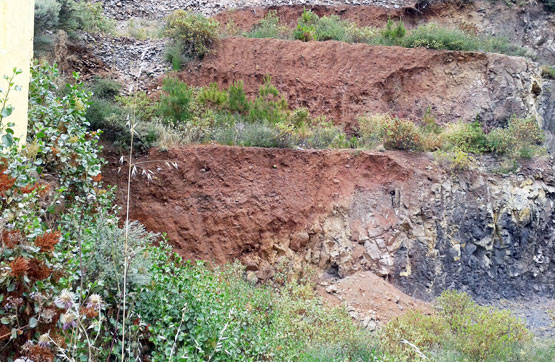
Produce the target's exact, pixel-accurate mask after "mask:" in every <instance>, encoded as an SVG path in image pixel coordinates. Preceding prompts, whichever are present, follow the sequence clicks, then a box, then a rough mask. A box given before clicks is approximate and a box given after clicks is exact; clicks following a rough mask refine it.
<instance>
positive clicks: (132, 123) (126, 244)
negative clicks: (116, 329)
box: [121, 48, 148, 362]
mask: <svg viewBox="0 0 555 362" xmlns="http://www.w3.org/2000/svg"><path fill="white" fill-rule="evenodd" d="M147 50H148V48H147V49H145V50H144V52H143V54H142V56H141V60H140V66H139V71H138V72H137V78H136V79H135V86H134V88H136V87H137V84H138V82H139V78H140V77H141V73H142V70H143V69H142V64H143V59H144V57H145V55H146V52H147ZM132 90H133V89H132ZM135 90H136V89H135ZM136 120H137V92H135V99H134V101H133V115H132V117H131V120H130V121H129V130H130V132H131V141H130V142H129V168H128V172H127V201H126V205H125V241H124V248H123V253H124V256H123V260H124V262H123V312H122V324H121V328H122V337H121V361H122V362H125V322H126V315H125V312H126V308H127V269H128V265H127V263H128V255H127V254H128V247H129V203H130V199H131V174H132V172H133V167H134V166H133V143H134V140H135V138H134V136H135V122H136Z"/></svg>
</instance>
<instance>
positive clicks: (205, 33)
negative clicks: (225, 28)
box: [165, 10, 220, 63]
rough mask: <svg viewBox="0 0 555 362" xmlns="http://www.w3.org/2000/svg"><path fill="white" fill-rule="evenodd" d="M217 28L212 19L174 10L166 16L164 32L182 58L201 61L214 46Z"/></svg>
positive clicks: (217, 24)
mask: <svg viewBox="0 0 555 362" xmlns="http://www.w3.org/2000/svg"><path fill="white" fill-rule="evenodd" d="M219 26H220V25H219V23H218V22H217V21H216V20H214V19H210V18H206V17H204V16H202V15H199V14H192V13H189V12H186V11H184V10H176V11H175V12H173V13H172V14H171V15H170V16H168V19H167V22H166V28H165V30H166V35H168V36H169V37H170V38H171V39H172V40H173V44H172V46H173V47H178V49H179V50H180V53H181V54H182V55H183V56H185V57H187V58H201V59H202V58H203V57H205V56H206V55H208V54H209V53H210V51H211V50H212V48H213V47H214V46H215V45H216V43H217V41H218V39H219V35H218V29H219ZM172 63H173V62H172Z"/></svg>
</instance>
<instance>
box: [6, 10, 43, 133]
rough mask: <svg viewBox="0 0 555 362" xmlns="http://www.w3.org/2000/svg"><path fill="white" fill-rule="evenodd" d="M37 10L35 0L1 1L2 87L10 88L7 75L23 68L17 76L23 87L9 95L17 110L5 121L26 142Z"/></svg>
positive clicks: (18, 83) (17, 81) (9, 99)
mask: <svg viewBox="0 0 555 362" xmlns="http://www.w3.org/2000/svg"><path fill="white" fill-rule="evenodd" d="M34 13H35V0H0V88H2V89H3V90H4V91H5V90H6V88H7V83H6V81H5V80H4V79H3V76H4V75H8V76H11V75H12V71H13V68H18V69H21V70H22V71H23V72H22V73H21V74H19V75H18V76H16V78H15V79H14V80H15V84H16V85H19V86H21V90H20V91H15V90H12V91H11V92H10V95H9V98H8V104H11V105H12V106H13V107H14V111H13V113H12V115H11V116H10V117H9V118H7V119H4V121H5V122H6V121H9V122H13V123H15V127H14V129H13V130H14V133H15V134H14V136H15V137H19V138H20V139H21V140H22V142H25V137H26V135H27V102H28V99H27V98H28V94H29V80H30V76H31V75H30V72H29V68H30V66H31V59H32V58H33V25H34Z"/></svg>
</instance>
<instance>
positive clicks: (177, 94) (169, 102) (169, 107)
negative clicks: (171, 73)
mask: <svg viewBox="0 0 555 362" xmlns="http://www.w3.org/2000/svg"><path fill="white" fill-rule="evenodd" d="M162 90H163V92H164V93H163V94H162V95H161V96H160V112H161V114H162V116H163V117H164V119H165V120H167V121H168V122H170V123H174V124H175V123H182V122H185V121H188V120H190V119H191V117H192V113H191V110H190V106H191V103H192V101H193V91H192V89H191V88H189V87H188V86H187V84H185V83H183V82H181V81H180V80H179V79H176V78H171V77H169V78H166V79H164V81H163V83H162Z"/></svg>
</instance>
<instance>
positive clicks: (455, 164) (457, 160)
mask: <svg viewBox="0 0 555 362" xmlns="http://www.w3.org/2000/svg"><path fill="white" fill-rule="evenodd" d="M434 156H435V159H436V160H438V161H439V164H440V165H441V166H442V167H444V168H447V169H451V170H454V171H463V170H467V169H469V168H470V167H471V166H472V165H473V164H474V162H475V160H474V158H473V157H472V156H471V155H470V154H469V153H468V152H464V151H461V150H459V149H456V150H452V151H449V152H445V151H443V150H438V151H436V152H435V153H434Z"/></svg>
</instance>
